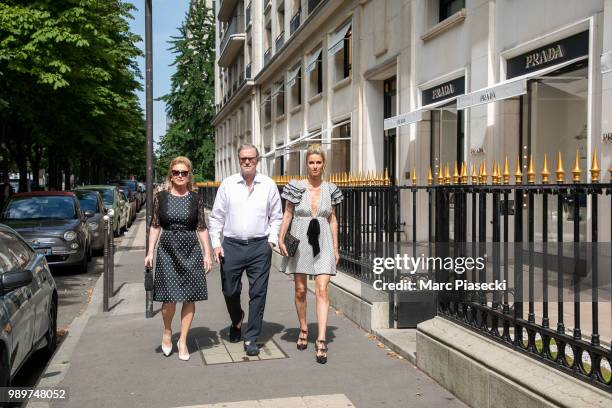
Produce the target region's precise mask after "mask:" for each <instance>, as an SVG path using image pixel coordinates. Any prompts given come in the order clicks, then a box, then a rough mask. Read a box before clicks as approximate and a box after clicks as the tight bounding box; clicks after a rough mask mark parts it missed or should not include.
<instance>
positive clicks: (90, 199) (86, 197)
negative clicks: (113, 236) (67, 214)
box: [74, 190, 107, 251]
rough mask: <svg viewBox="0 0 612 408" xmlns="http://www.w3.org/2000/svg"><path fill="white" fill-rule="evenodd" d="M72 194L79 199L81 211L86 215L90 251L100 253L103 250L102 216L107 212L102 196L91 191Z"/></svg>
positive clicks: (103, 226) (78, 191) (79, 191)
mask: <svg viewBox="0 0 612 408" xmlns="http://www.w3.org/2000/svg"><path fill="white" fill-rule="evenodd" d="M74 194H75V195H76V196H77V198H78V199H79V203H80V204H81V210H83V211H84V212H85V214H86V215H87V227H88V228H89V235H90V238H91V249H92V250H94V251H102V250H103V249H104V228H105V225H104V215H105V214H106V212H107V211H106V208H105V207H104V202H103V201H102V196H101V195H100V193H99V192H97V191H93V190H75V191H74Z"/></svg>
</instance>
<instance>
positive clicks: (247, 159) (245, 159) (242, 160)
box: [240, 157, 257, 163]
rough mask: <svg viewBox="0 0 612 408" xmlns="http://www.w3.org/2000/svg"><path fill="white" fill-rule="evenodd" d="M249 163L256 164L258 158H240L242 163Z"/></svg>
mask: <svg viewBox="0 0 612 408" xmlns="http://www.w3.org/2000/svg"><path fill="white" fill-rule="evenodd" d="M247 161H250V162H252V163H253V162H256V161H257V157H240V163H246V162H247Z"/></svg>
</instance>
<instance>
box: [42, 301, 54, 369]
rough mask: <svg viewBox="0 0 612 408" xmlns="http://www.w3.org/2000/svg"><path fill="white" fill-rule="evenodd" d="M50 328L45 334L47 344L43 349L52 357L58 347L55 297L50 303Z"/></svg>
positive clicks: (46, 354)
mask: <svg viewBox="0 0 612 408" xmlns="http://www.w3.org/2000/svg"><path fill="white" fill-rule="evenodd" d="M47 313H48V315H49V329H48V330H47V333H46V334H45V340H47V345H46V346H45V348H44V349H43V353H44V354H45V356H47V357H51V356H52V355H53V353H54V352H55V349H56V348H57V300H55V298H53V300H51V303H50V304H49V311H48V312H47Z"/></svg>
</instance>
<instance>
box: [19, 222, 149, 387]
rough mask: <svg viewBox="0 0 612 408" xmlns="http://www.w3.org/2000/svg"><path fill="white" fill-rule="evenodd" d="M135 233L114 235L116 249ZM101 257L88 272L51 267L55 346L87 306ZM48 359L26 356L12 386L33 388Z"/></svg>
mask: <svg viewBox="0 0 612 408" xmlns="http://www.w3.org/2000/svg"><path fill="white" fill-rule="evenodd" d="M143 217H144V211H142V212H141V213H140V214H138V219H141V218H143ZM135 233H136V224H134V226H133V227H132V228H131V229H130V230H129V231H128V232H127V233H126V234H125V235H123V236H121V237H119V238H115V245H117V246H118V247H119V248H120V247H121V245H122V244H123V243H124V242H130V241H131V240H133V237H134V236H135ZM103 262H104V257H103V256H94V257H93V258H92V260H91V262H89V265H88V270H87V273H85V274H82V273H79V272H78V271H76V270H75V269H74V268H54V269H52V273H53V278H54V280H55V284H56V285H57V291H58V296H59V303H58V311H57V328H58V346H61V344H62V341H63V340H64V338H65V336H66V335H67V333H68V329H69V327H70V324H71V323H72V322H73V321H74V319H75V318H76V317H78V316H80V315H81V314H82V313H83V312H84V311H85V310H86V309H87V306H88V305H89V303H90V301H91V297H92V294H93V291H94V286H95V284H96V282H97V281H98V278H99V277H100V275H101V274H102V270H103ZM48 362H49V360H48V359H47V358H44V357H43V356H42V355H40V353H38V354H36V355H35V356H33V358H31V359H29V360H28V361H27V362H26V364H25V365H24V366H23V367H22V368H21V370H20V371H19V373H18V374H17V376H16V377H15V378H14V379H13V382H12V385H13V386H15V387H33V386H35V385H36V383H37V382H38V380H39V378H40V375H41V374H42V373H43V371H44V369H45V367H46V365H47V363H48Z"/></svg>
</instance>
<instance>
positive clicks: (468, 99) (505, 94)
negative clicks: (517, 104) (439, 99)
mask: <svg viewBox="0 0 612 408" xmlns="http://www.w3.org/2000/svg"><path fill="white" fill-rule="evenodd" d="M585 58H586V57H579V58H575V59H573V60H571V61H566V62H563V63H561V64H557V65H554V66H552V67H548V68H544V69H541V70H539V71H535V72H531V73H529V74H525V75H523V76H520V77H517V78H512V79H511V80H508V81H504V82H500V83H498V84H495V85H493V86H490V87H487V88H483V89H480V90H478V91H474V92H471V93H469V94H465V95H461V96H459V97H457V109H465V108H469V107H471V106H478V105H483V104H485V103H491V102H496V101H502V100H504V99H509V98H513V97H515V96H520V95H525V94H526V93H527V80H528V79H530V78H534V77H541V76H544V75H546V74H549V73H551V72H554V71H557V70H558V69H561V68H564V67H566V66H569V65H572V64H575V63H576V62H578V61H581V60H583V59H585Z"/></svg>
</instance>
